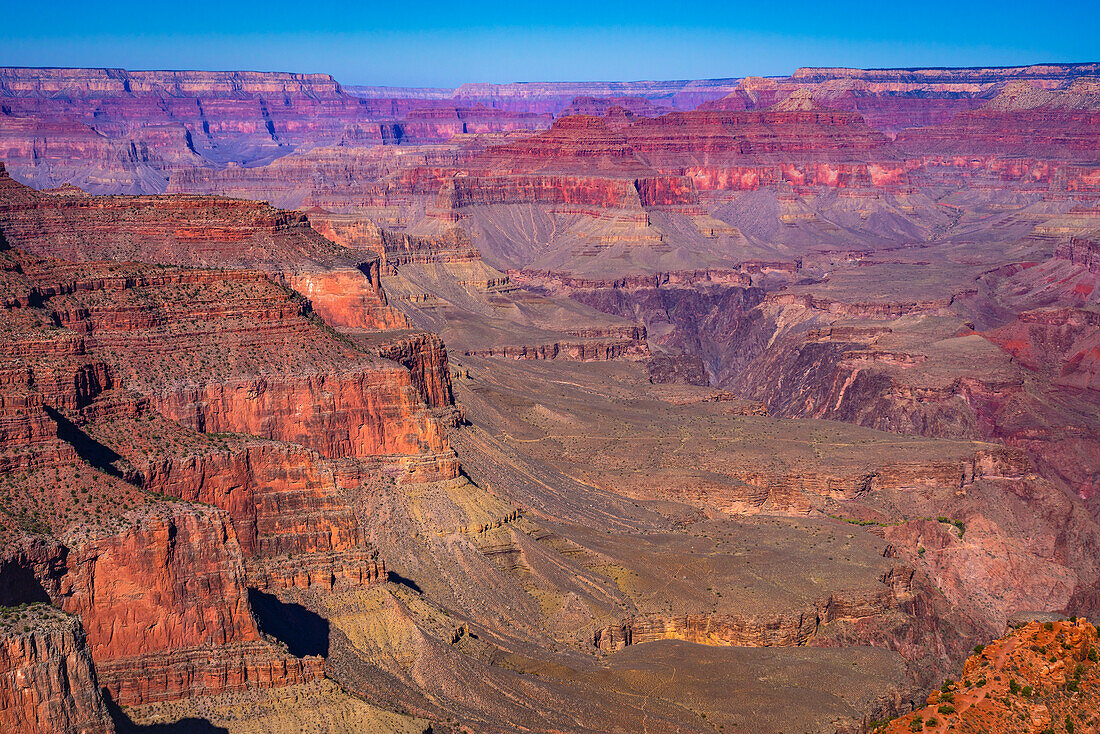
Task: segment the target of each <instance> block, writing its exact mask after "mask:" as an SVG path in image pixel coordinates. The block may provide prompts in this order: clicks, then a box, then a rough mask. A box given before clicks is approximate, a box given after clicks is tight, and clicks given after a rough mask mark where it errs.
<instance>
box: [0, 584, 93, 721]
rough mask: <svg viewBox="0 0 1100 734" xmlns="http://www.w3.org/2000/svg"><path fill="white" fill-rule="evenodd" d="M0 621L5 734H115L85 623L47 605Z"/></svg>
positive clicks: (0, 688) (0, 685)
mask: <svg viewBox="0 0 1100 734" xmlns="http://www.w3.org/2000/svg"><path fill="white" fill-rule="evenodd" d="M4 617H5V618H4V619H2V620H0V729H3V730H4V731H6V732H41V733H42V734H113V732H114V731H115V726H114V722H113V721H112V720H111V716H110V714H109V712H108V711H107V707H106V705H105V704H104V701H103V695H102V693H101V692H100V689H99V682H98V681H97V679H96V674H95V670H94V668H93V666H92V658H91V655H90V654H89V652H88V648H87V646H86V645H85V643H84V631H83V630H82V629H81V627H80V620H79V619H77V618H76V617H71V616H69V615H67V614H64V613H62V612H59V611H57V610H55V609H53V608H52V607H49V606H46V605H41V604H38V605H32V606H30V607H29V608H23V609H15V610H13V611H7V610H5V612H4Z"/></svg>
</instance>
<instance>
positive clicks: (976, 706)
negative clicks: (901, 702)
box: [876, 619, 1100, 734]
mask: <svg viewBox="0 0 1100 734" xmlns="http://www.w3.org/2000/svg"><path fill="white" fill-rule="evenodd" d="M1098 650H1100V636H1098V635H1097V631H1096V627H1094V626H1093V625H1091V624H1089V623H1088V622H1087V621H1085V620H1084V619H1078V620H1063V621H1057V622H1029V623H1028V624H1026V625H1024V626H1023V627H1021V628H1019V629H1016V630H1013V631H1011V632H1009V633H1008V634H1006V635H1005V636H1004V637H1001V638H1000V639H996V640H994V641H993V642H991V643H989V644H988V645H980V646H978V647H977V648H975V650H974V655H972V656H971V657H969V658H968V659H967V660H966V662H965V663H964V664H963V667H962V673H961V674H960V677H959V679H958V680H948V681H946V682H944V684H943V686H942V687H941V688H940V690H939V691H935V692H933V693H932V694H931V695H929V697H928V704H927V705H926V706H924V707H923V708H920V709H918V710H917V711H914V712H913V713H911V714H908V715H906V716H903V717H901V718H899V719H896V720H895V721H893V722H891V723H890V724H888V725H887V726H886V727H885V728H883V729H876V731H883V732H888V733H889V734H905V733H906V732H913V731H918V732H920V731H923V732H930V733H931V734H939V732H948V731H951V732H960V733H966V734H977V733H978V732H999V733H1003V734H1040V732H1076V733H1080V734H1086V733H1091V732H1096V731H1100V665H1098V663H1097V651H1098Z"/></svg>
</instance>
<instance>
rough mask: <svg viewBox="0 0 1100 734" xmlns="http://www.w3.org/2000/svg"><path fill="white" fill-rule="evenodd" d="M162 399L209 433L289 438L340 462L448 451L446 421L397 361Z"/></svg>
mask: <svg viewBox="0 0 1100 734" xmlns="http://www.w3.org/2000/svg"><path fill="white" fill-rule="evenodd" d="M154 402H155V404H156V406H157V409H158V410H159V411H160V412H162V413H164V414H165V415H166V416H168V417H169V418H171V419H173V420H175V421H178V422H179V423H182V424H183V425H185V426H188V427H191V428H194V429H195V430H198V431H202V432H204V433H247V434H249V435H253V436H261V437H264V438H271V439H277V440H279V441H289V442H291V443H299V444H302V445H303V446H308V447H309V448H311V449H314V450H315V451H318V452H319V453H321V454H322V455H324V456H327V457H329V458H334V459H335V458H343V457H361V458H369V457H372V456H379V455H382V456H399V455H414V454H419V453H423V452H441V451H443V450H444V449H445V448H446V447H445V439H444V437H443V435H442V433H441V431H440V428H439V425H438V424H437V423H436V422H435V421H434V420H433V419H432V418H431V416H429V415H427V414H425V413H424V411H423V408H422V407H421V406H419V402H420V401H419V395H418V394H417V392H416V389H415V388H414V387H413V385H412V382H411V380H410V377H409V373H408V371H407V370H405V369H403V368H399V367H397V366H396V365H395V366H394V367H393V368H387V367H386V366H384V365H379V366H377V367H374V368H372V369H369V370H362V369H360V370H354V371H349V372H346V373H345V372H341V373H336V374H315V375H304V376H299V377H276V376H272V377H256V378H252V379H246V380H234V381H232V382H227V383H214V384H207V385H203V386H197V387H182V386H181V387H180V388H178V389H175V390H172V391H171V392H170V393H167V394H163V395H159V396H157V397H155V398H154Z"/></svg>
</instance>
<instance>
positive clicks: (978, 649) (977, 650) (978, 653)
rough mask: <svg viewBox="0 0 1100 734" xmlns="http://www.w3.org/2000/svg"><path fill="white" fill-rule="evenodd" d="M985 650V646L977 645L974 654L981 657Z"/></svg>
mask: <svg viewBox="0 0 1100 734" xmlns="http://www.w3.org/2000/svg"><path fill="white" fill-rule="evenodd" d="M984 649H985V645H975V646H974V654H975V655H981V654H982V650H984Z"/></svg>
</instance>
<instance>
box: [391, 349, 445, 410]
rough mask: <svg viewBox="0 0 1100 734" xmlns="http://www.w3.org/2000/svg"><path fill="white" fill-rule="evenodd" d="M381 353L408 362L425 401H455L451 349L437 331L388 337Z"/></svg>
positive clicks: (438, 404)
mask: <svg viewBox="0 0 1100 734" xmlns="http://www.w3.org/2000/svg"><path fill="white" fill-rule="evenodd" d="M378 354H379V356H381V357H385V358H386V359H392V360H393V361H394V362H398V363H399V364H402V365H404V366H405V367H406V368H407V369H408V370H409V373H410V374H411V375H412V381H413V384H414V385H415V386H416V388H417V390H419V391H420V395H421V397H422V398H423V399H424V402H425V403H427V404H428V405H429V406H431V407H433V408H442V407H445V406H447V405H452V404H454V394H453V393H452V391H451V370H450V367H448V365H447V349H446V348H445V347H444V346H443V340H442V339H441V338H440V337H439V336H438V335H437V334H431V333H427V332H425V333H420V334H413V335H410V336H407V337H401V338H398V339H391V340H387V341H386V342H385V343H384V344H382V345H380V346H379V347H378Z"/></svg>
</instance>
